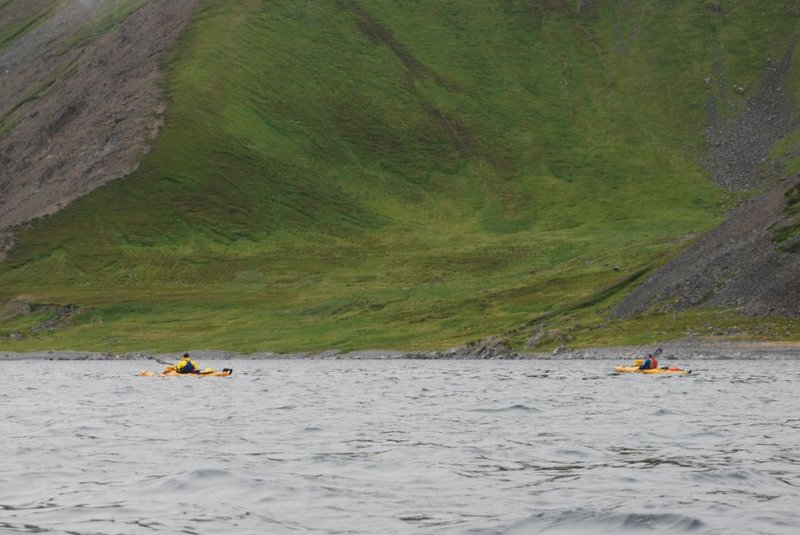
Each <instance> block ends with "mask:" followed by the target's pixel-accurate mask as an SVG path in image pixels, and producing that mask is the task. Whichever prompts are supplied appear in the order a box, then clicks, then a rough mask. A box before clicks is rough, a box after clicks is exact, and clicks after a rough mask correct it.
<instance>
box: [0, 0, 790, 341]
mask: <svg viewBox="0 0 800 535" xmlns="http://www.w3.org/2000/svg"><path fill="white" fill-rule="evenodd" d="M10 5H13V3H12V4H7V5H6V7H8V6H10ZM59 5H60V4H59ZM121 5H123V4H120V6H121ZM124 5H126V6H130V4H124ZM164 5H173V3H172V2H169V3H161V2H142V3H141V5H140V8H139V9H137V10H135V11H134V13H135V14H136V13H144V12H145V11H143V10H145V9H150V10H154V9H165V8H164V7H163V6H164ZM175 5H177V4H175ZM185 6H189V4H188V3H187V4H185ZM793 9H794V8H793V7H792V5H791V4H782V3H770V4H768V5H766V6H765V5H763V3H760V2H754V1H753V2H737V3H735V4H734V3H732V4H731V9H727V8H726V9H723V10H720V9H718V7H715V6H706V5H704V4H702V3H666V2H664V3H661V2H656V3H646V4H645V3H628V2H621V3H614V2H590V3H587V2H581V3H578V4H577V5H576V4H574V3H564V2H546V1H543V2H525V1H511V0H509V1H505V2H501V3H490V4H488V5H483V4H478V3H475V2H470V1H467V0H450V1H447V2H437V3H433V4H431V3H429V2H423V1H421V0H420V1H419V2H413V1H409V2H402V3H386V2H355V1H347V0H340V1H323V2H313V3H265V2H222V1H208V2H204V3H203V4H202V6H201V8H200V9H199V10H197V11H196V12H195V16H194V19H193V21H192V24H191V25H190V26H189V27H188V30H187V32H186V34H185V35H184V37H183V38H182V39H181V41H180V44H179V46H178V47H177V48H176V49H174V50H173V51H172V52H171V54H170V56H169V58H170V59H169V62H168V68H169V71H170V77H169V80H168V83H167V91H168V96H169V100H170V102H171V105H170V107H169V109H168V110H167V112H166V115H165V128H164V129H163V132H162V134H161V136H160V137H159V139H158V141H157V142H156V143H155V144H154V145H153V148H152V150H151V151H150V152H149V153H148V154H147V155H146V156H145V157H144V158H143V159H142V160H141V165H140V166H139V167H138V169H137V170H136V171H135V172H134V173H133V174H132V175H130V176H129V177H127V178H126V179H124V180H119V181H113V182H110V183H108V184H106V185H105V186H103V187H101V188H99V189H97V190H95V191H94V192H93V193H92V194H90V195H88V196H85V197H82V198H81V199H79V200H76V201H75V202H73V203H72V204H70V205H69V206H67V207H66V208H65V209H63V210H61V211H59V212H58V213H56V214H54V215H52V216H50V217H47V218H43V219H41V220H37V221H35V222H34V223H32V224H29V225H25V226H22V227H17V228H16V229H15V232H16V233H17V237H18V241H17V245H16V246H15V247H14V249H13V250H11V251H10V253H9V257H8V259H7V261H6V262H5V263H4V265H3V266H2V268H0V301H4V302H6V303H7V309H6V313H5V315H4V318H3V320H2V324H0V333H2V334H6V335H8V336H11V337H12V338H13V339H14V341H7V342H5V343H7V344H9V345H11V346H13V347H28V348H33V347H83V348H102V349H109V348H163V349H172V348H179V347H185V346H188V345H194V346H205V347H215V346H216V347H221V346H224V347H230V348H236V349H243V350H254V349H273V350H288V349H297V348H303V349H313V348H325V347H340V348H355V347H369V346H372V347H374V346H392V347H426V348H440V347H447V346H450V345H452V344H454V343H459V342H463V341H467V340H471V339H475V338H478V337H481V336H485V335H488V334H492V333H497V332H503V331H506V330H508V329H511V328H514V327H516V326H519V325H524V324H526V323H527V322H530V321H531V318H534V320H535V319H536V318H541V317H554V316H557V315H559V314H562V313H566V312H568V311H570V310H574V309H575V306H576V304H583V305H586V304H590V305H587V306H590V307H594V309H593V310H594V311H595V313H596V314H597V316H598V317H600V316H602V319H601V320H598V321H604V319H605V317H604V314H606V313H607V312H608V310H609V309H610V307H611V306H612V305H613V304H614V303H615V302H616V301H617V300H619V298H620V297H621V295H622V293H623V292H624V291H625V290H626V289H627V288H628V286H629V284H630V281H631V280H632V279H633V278H634V277H635V276H636V275H637V274H638V273H641V272H642V271H643V270H648V269H650V268H651V267H652V266H654V265H657V264H659V263H660V262H661V261H662V259H663V258H664V256H665V255H668V254H671V253H672V252H673V251H675V250H676V249H677V248H679V247H681V246H683V245H684V244H685V243H686V242H687V240H689V239H691V238H692V237H693V236H695V235H696V234H697V233H698V232H701V231H704V230H707V229H709V228H711V227H713V226H715V225H716V224H717V223H718V222H719V221H720V220H721V219H722V216H723V213H724V210H725V209H726V207H727V206H729V204H730V197H729V195H728V194H727V193H726V192H725V191H724V189H723V188H721V187H719V186H717V185H715V184H714V183H713V182H712V181H710V180H709V179H708V174H707V171H706V170H705V169H704V168H703V166H702V156H703V154H705V153H706V148H707V147H706V137H705V134H706V126H707V112H706V103H707V100H708V96H709V85H708V82H707V81H706V80H707V79H709V78H713V77H714V76H716V75H715V74H714V73H715V72H724V73H725V77H726V80H733V83H735V84H736V86H737V87H741V88H743V89H741V90H736V91H728V92H724V93H720V94H719V95H718V98H717V100H716V102H715V106H714V110H715V113H716V114H717V117H720V118H721V119H722V120H728V118H730V117H735V116H736V115H737V114H739V113H741V112H742V111H743V110H744V109H745V108H746V106H747V102H748V98H749V97H751V92H752V90H751V89H749V88H754V87H757V82H758V80H759V79H760V78H761V74H762V71H763V68H764V64H765V62H766V58H768V57H783V56H782V54H783V53H784V52H785V50H786V49H787V47H788V44H789V42H790V41H791V39H792V36H793V35H794V32H795V31H796V27H797V18H796V14H795V13H794V10H793ZM182 13H188V11H185V12H184V11H182ZM131 16H133V15H131ZM120 20H128V19H127V18H125V17H122V18H121V19H120ZM151 22H155V21H151ZM122 24H123V25H124V23H122ZM143 24H144V22H143ZM121 27H122V26H117V25H112V26H109V28H111V29H116V28H121ZM111 29H109V31H111ZM142 31H144V30H142ZM9 35H12V34H9ZM14 35H16V34H14ZM9 39H10V40H9V43H11V44H12V45H15V43H17V39H19V37H10V38H9ZM165 42H166V41H165ZM743 44H744V45H743ZM15 46H19V45H15ZM19 50H21V48H20V49H19ZM70 50H71V49H70ZM159 50H160V49H159ZM787 61H788V62H789V63H792V62H793V60H792V59H791V58H789V59H788V60H787ZM718 65H721V66H723V68H722V69H720V68H718V67H716V66H718ZM715 69H717V70H716V71H715ZM789 72H795V71H794V70H793V69H790V70H789ZM66 78H69V77H66ZM126 79H127V77H126ZM725 83H728V82H725ZM720 84H722V82H720ZM59 85H60V84H59ZM712 85H713V81H712ZM24 94H25V93H24V91H21V90H18V91H17V92H16V94H15V95H14V96H15V98H16V100H15V102H20V101H25V99H23V98H22V95H24ZM31 104H33V103H31ZM64 104H65V106H67V108H68V103H67V102H66V101H65V102H64ZM24 105H28V102H27V101H25V102H24ZM19 109H22V108H19ZM65 111H66V108H65ZM26 113H27V115H24V116H23V115H19V116H18V117H19V118H20V119H21V120H20V121H18V122H14V123H13V124H12V125H11V126H12V128H13V129H12V130H9V132H8V133H7V134H4V135H10V136H13V135H15V134H14V132H15V131H16V130H17V129H20V128H23V127H24V125H25V123H26V122H27V121H29V120H32V119H35V118H36V117H38V115H36V112H35V111H33V108H30V111H29V110H28V109H26ZM148 113H150V112H148ZM31 115H33V117H31ZM6 116H7V117H12V116H13V114H12V115H9V114H8V113H6ZM147 116H149V115H147ZM58 117H59V115H53V114H50V115H49V119H48V120H47V121H48V122H49V124H50V125H52V124H56V125H58ZM76 124H82V123H76ZM42 127H43V128H48V127H49V126H47V124H45V125H42ZM790 130H791V129H790ZM61 131H63V129H62V130H59V129H58V128H56V133H59V132H61ZM108 135H109V134H108V133H106V134H104V135H102V136H99V137H97V138H93V139H92V141H91V143H94V146H95V147H97V146H101V145H102V146H105V142H106V139H107V136H108ZM104 136H106V137H104ZM3 139H4V140H5V139H7V138H5V137H4V138H3ZM98 143H100V144H101V145H98ZM81 146H83V145H81ZM67 152H68V151H67ZM78 160H80V161H82V158H78ZM115 161H116V160H115ZM98 167H99V168H103V169H105V168H106V167H108V168H113V166H112V165H110V164H109V165H107V166H106V165H103V166H98ZM86 174H88V173H81V175H82V176H83V175H86ZM17 176H18V175H14V178H13V179H12V180H16V177H17ZM58 305H62V307H61V308H59V307H58ZM63 305H70V306H68V307H64V306H63ZM59 310H61V312H60V313H59V312H58V311H59Z"/></svg>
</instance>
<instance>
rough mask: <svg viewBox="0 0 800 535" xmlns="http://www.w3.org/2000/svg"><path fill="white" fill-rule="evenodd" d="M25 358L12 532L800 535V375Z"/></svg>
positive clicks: (11, 369) (13, 388) (3, 527)
mask: <svg viewBox="0 0 800 535" xmlns="http://www.w3.org/2000/svg"><path fill="white" fill-rule="evenodd" d="M200 364H201V365H203V366H213V367H217V368H221V367H223V366H232V367H233V368H234V369H235V370H236V372H235V374H234V375H233V376H232V377H230V378H194V377H190V378H183V377H178V378H158V377H138V376H135V373H136V372H137V370H138V369H139V368H142V367H149V368H150V369H157V368H158V365H156V364H154V363H153V362H152V361H101V362H91V361H69V362H64V361H52V362H51V361H35V360H29V361H11V362H6V363H4V370H3V375H2V377H0V386H1V388H0V437H2V438H0V533H3V534H5V533H80V534H131V533H136V534H138V533H199V534H212V533H225V534H231V533H235V534H250V533H252V534H263V533H278V534H281V533H288V534H293V533H296V534H304V533H324V534H333V533H348V534H395V533H397V534H405V533H414V534H417V533H418V534H444V533H447V534H451V533H452V534H462V533H463V534H528V533H647V532H651V533H685V532H692V533H732V534H733V533H735V534H744V533H792V534H795V533H798V530H800V455H798V453H800V452H798V439H800V401H798V396H797V394H796V392H797V387H796V385H797V383H798V380H799V379H800V362H797V361H786V360H775V361H747V360H745V361H732V360H720V361H698V362H696V363H692V362H687V361H681V362H680V364H681V365H682V366H684V367H688V368H692V369H693V370H694V372H695V374H693V375H691V376H688V377H674V376H671V377H663V376H642V375H633V374H628V375H617V374H614V373H613V372H611V369H612V367H613V365H614V364H615V363H614V362H610V361H569V362H554V361H545V360H532V361H416V360H369V361H319V360H316V361H303V360H275V361H252V360H234V361H220V362H213V361H203V362H201V363H200Z"/></svg>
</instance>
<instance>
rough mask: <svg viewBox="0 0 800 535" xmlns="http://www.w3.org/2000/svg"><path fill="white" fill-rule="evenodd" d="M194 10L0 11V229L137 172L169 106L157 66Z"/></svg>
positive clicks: (140, 5) (67, 5) (183, 6)
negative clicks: (158, 83) (135, 170)
mask: <svg viewBox="0 0 800 535" xmlns="http://www.w3.org/2000/svg"><path fill="white" fill-rule="evenodd" d="M196 4H197V1H196V0H177V1H170V2H144V1H141V0H136V1H123V0H110V1H100V0H88V1H81V2H61V1H54V0H34V1H25V2H21V1H14V2H3V3H2V5H0V28H2V31H0V82H1V83H0V133H1V134H2V135H0V229H2V228H4V227H8V226H11V225H15V224H18V223H21V222H24V221H28V220H30V219H32V218H34V217H40V216H43V215H45V214H51V213H54V212H56V211H58V210H59V209H60V208H62V207H64V206H66V205H67V204H69V203H70V202H71V201H73V200H74V199H77V198H79V197H81V196H83V195H85V194H87V193H89V192H90V191H92V190H93V189H95V188H97V187H98V186H100V185H102V184H104V183H106V182H108V181H110V180H113V179H115V178H120V177H123V176H126V175H128V174H130V173H131V172H132V171H133V170H134V169H136V167H137V166H138V163H139V158H140V157H141V155H142V154H143V153H144V152H145V151H146V148H147V146H148V144H149V143H150V142H151V141H152V140H153V139H155V137H156V136H157V134H158V132H159V130H160V128H161V126H162V123H163V113H164V111H165V109H166V102H165V100H164V97H163V95H162V91H161V89H160V88H159V87H158V85H157V82H158V80H159V79H160V78H162V77H163V72H162V70H161V69H160V65H159V60H160V59H161V58H163V54H164V52H165V51H166V50H168V49H169V48H170V47H171V46H172V45H173V44H174V43H175V41H176V39H177V37H178V36H179V35H180V33H181V30H182V28H183V27H184V26H185V24H186V22H188V19H189V17H190V15H191V13H192V10H193V9H194V7H195V6H196Z"/></svg>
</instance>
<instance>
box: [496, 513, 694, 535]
mask: <svg viewBox="0 0 800 535" xmlns="http://www.w3.org/2000/svg"><path fill="white" fill-rule="evenodd" d="M704 525H705V524H704V523H703V522H702V521H701V520H699V519H697V518H694V517H690V516H685V515H681V514H679V513H603V512H598V511H591V510H587V509H573V510H569V511H548V512H544V513H539V514H536V515H534V516H531V517H529V518H527V519H525V520H522V521H520V522H517V523H516V524H514V525H512V526H511V527H509V528H508V530H506V531H501V532H500V533H504V534H506V535H522V534H527V533H549V534H570V535H576V534H584V533H585V534H599V533H652V532H654V531H657V532H659V533H685V532H691V531H697V530H700V529H702V528H703V527H704Z"/></svg>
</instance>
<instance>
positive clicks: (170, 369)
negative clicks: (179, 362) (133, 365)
mask: <svg viewBox="0 0 800 535" xmlns="http://www.w3.org/2000/svg"><path fill="white" fill-rule="evenodd" d="M232 373H233V370H232V369H230V368H223V370H222V371H221V372H218V371H216V370H212V369H211V368H206V369H205V370H203V371H201V372H200V373H178V372H176V371H175V366H164V371H163V372H150V371H147V370H141V371H140V372H139V375H140V376H142V377H228V376H229V375H230V374H232Z"/></svg>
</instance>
